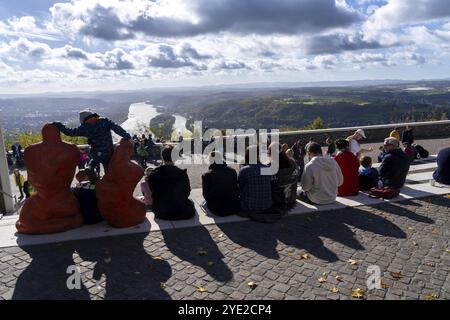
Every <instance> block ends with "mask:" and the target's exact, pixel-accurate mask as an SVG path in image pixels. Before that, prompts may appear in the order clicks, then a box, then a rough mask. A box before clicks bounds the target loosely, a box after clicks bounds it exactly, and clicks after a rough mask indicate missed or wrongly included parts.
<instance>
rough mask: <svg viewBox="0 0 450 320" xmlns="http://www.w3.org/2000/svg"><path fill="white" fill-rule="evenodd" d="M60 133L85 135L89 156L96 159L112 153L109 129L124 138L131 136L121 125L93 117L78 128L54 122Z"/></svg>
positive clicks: (107, 157)
mask: <svg viewBox="0 0 450 320" xmlns="http://www.w3.org/2000/svg"><path fill="white" fill-rule="evenodd" d="M53 125H54V126H56V127H57V128H58V129H59V130H60V131H61V132H62V133H64V134H65V135H67V136H70V137H86V138H87V139H88V144H89V145H90V146H91V152H90V157H91V158H93V159H94V160H97V161H102V160H104V159H105V158H106V159H109V158H110V157H111V156H112V154H113V153H114V144H113V140H112V135H111V130H112V131H114V132H115V133H117V134H118V135H119V136H121V137H122V138H125V139H131V136H130V135H129V134H128V133H127V132H126V131H125V130H124V129H122V127H121V126H119V125H118V124H116V123H114V122H113V121H111V120H109V119H106V118H95V119H90V120H89V121H86V122H84V123H83V124H82V125H81V126H79V127H78V128H74V129H70V128H67V127H66V126H65V125H63V124H62V123H60V122H54V123H53Z"/></svg>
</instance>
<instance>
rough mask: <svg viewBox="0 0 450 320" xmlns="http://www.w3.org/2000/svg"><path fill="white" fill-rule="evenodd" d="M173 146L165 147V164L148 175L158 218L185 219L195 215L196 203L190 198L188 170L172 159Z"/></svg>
mask: <svg viewBox="0 0 450 320" xmlns="http://www.w3.org/2000/svg"><path fill="white" fill-rule="evenodd" d="M173 149H174V148H173V146H166V147H164V149H163V151H162V153H161V155H162V161H163V165H162V166H160V167H158V168H156V169H155V170H153V172H152V173H151V174H150V176H149V177H148V185H149V187H150V190H151V192H152V198H153V204H152V209H153V212H154V213H155V217H156V218H157V219H162V220H171V221H175V220H185V219H190V218H193V217H194V216H195V207H194V203H193V202H192V201H191V200H190V199H189V195H190V194H191V185H190V182H189V177H188V175H187V171H186V169H185V170H182V169H180V168H178V167H176V166H175V164H174V163H173V161H172V151H173Z"/></svg>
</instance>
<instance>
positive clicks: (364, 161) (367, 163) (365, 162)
mask: <svg viewBox="0 0 450 320" xmlns="http://www.w3.org/2000/svg"><path fill="white" fill-rule="evenodd" d="M371 165H372V158H371V157H368V156H365V157H363V158H362V159H361V166H363V167H364V168H369V167H370V166H371Z"/></svg>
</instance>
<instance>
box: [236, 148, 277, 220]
mask: <svg viewBox="0 0 450 320" xmlns="http://www.w3.org/2000/svg"><path fill="white" fill-rule="evenodd" d="M255 153H256V155H257V156H256V157H257V159H256V163H250V157H251V155H252V154H255ZM263 168H268V167H267V166H266V165H263V164H262V163H261V162H260V159H259V149H258V147H257V146H250V147H248V148H247V150H246V152H245V163H244V165H243V166H242V168H241V169H240V171H239V176H238V182H239V193H240V200H241V210H242V212H243V214H244V215H248V216H249V215H253V214H260V213H264V212H265V211H267V210H269V209H271V208H272V189H271V182H272V176H271V175H263V174H262V173H261V170H262V169H263Z"/></svg>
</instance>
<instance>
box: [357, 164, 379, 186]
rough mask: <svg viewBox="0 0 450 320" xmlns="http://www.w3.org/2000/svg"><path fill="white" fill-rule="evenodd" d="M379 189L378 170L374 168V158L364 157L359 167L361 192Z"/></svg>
mask: <svg viewBox="0 0 450 320" xmlns="http://www.w3.org/2000/svg"><path fill="white" fill-rule="evenodd" d="M376 187H378V170H377V169H375V168H372V158H371V157H367V156H365V157H363V158H362V159H361V166H360V167H359V190H361V191H369V190H370V189H372V188H376Z"/></svg>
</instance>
